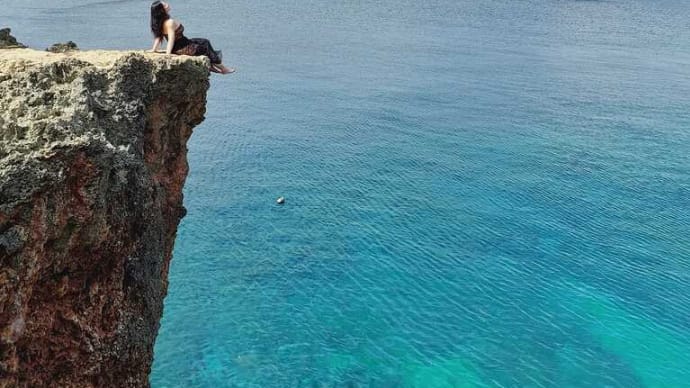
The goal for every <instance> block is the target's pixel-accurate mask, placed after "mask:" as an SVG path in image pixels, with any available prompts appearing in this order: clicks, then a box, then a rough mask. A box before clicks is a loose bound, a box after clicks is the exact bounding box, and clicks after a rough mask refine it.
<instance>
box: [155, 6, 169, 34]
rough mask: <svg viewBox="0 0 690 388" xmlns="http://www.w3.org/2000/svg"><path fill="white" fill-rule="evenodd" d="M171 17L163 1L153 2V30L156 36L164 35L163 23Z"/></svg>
mask: <svg viewBox="0 0 690 388" xmlns="http://www.w3.org/2000/svg"><path fill="white" fill-rule="evenodd" d="M168 19H170V16H169V15H168V13H167V12H165V6H164V5H163V2H162V1H154V2H153V4H151V32H153V36H155V37H156V38H162V37H163V23H165V21H166V20H168Z"/></svg>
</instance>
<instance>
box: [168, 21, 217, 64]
mask: <svg viewBox="0 0 690 388" xmlns="http://www.w3.org/2000/svg"><path fill="white" fill-rule="evenodd" d="M164 37H165V38H166V39H167V36H165V35H164ZM173 53H174V54H178V55H192V56H200V55H205V56H207V57H208V58H209V59H210V60H211V63H214V64H220V63H221V62H222V59H223V58H222V54H221V52H220V51H216V50H214V49H213V47H212V46H211V42H210V41H209V40H208V39H204V38H192V39H189V38H187V37H186V36H184V26H183V25H182V24H180V26H179V27H177V29H176V30H175V44H174V45H173Z"/></svg>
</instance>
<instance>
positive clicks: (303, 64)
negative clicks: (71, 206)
mask: <svg viewBox="0 0 690 388" xmlns="http://www.w3.org/2000/svg"><path fill="white" fill-rule="evenodd" d="M171 4H172V6H173V14H174V15H175V16H178V17H179V18H180V19H181V20H182V22H183V23H184V24H185V27H186V32H187V33H188V34H189V35H190V36H193V37H194V36H200V37H204V36H205V37H208V38H210V39H211V40H212V42H213V43H214V45H215V46H216V48H221V49H223V50H224V53H225V58H226V60H227V62H228V64H229V65H233V66H236V67H237V68H238V73H237V74H235V75H233V76H231V77H217V76H214V77H213V79H212V88H211V90H210V94H209V101H208V112H207V119H206V121H205V122H204V123H203V124H202V125H200V126H199V127H198V128H197V129H196V131H195V133H194V136H193V137H192V140H191V142H190V145H189V151H190V152H189V161H190V168H191V171H190V175H189V179H188V181H187V186H186V188H185V205H186V207H187V209H188V215H187V217H186V218H185V219H184V220H183V221H182V223H181V225H180V229H179V234H178V239H177V242H176V247H175V253H174V259H173V262H172V266H171V270H170V289H169V295H168V298H167V299H166V305H165V313H164V317H163V320H162V327H161V330H160V335H159V337H158V341H157V343H156V348H155V362H154V367H153V373H152V375H151V384H152V386H153V387H523V386H524V387H603V386H610V387H690V334H689V333H690V237H689V235H688V232H689V230H690V131H689V129H690V24H689V23H688V20H690V3H687V2H683V1H671V0H659V1H652V0H626V1H623V0H621V1H617V0H611V1H566V0H560V1H557V0H524V1H497V0H486V1H470V0H458V1H450V0H431V1H426V2H419V1H409V0H402V1H392V0H382V1H370V0H362V1H351V2H326V1H320V2H319V1H313V0H294V1H287V2H284V1H277V0H258V1H248V0H240V1H233V2H224V1H219V0H215V1H213V0H212V1H203V2H202V1H197V0H189V1H184V2H181V1H180V2H174V1H171ZM147 7H148V2H145V1H102V2H95V1H85V0H67V1H60V2H57V1H55V2H46V1H41V2H39V1H35V0H31V1H24V0H22V1H20V0H9V6H8V5H3V7H2V8H0V23H3V24H4V23H5V22H6V21H7V20H9V21H10V24H11V25H12V27H13V30H14V33H15V34H16V35H17V36H18V37H19V38H20V39H19V40H20V41H24V42H25V43H28V44H29V45H32V46H37V47H47V46H49V45H50V44H52V43H54V42H56V41H65V40H69V39H71V40H74V41H76V42H77V43H78V44H79V45H80V46H82V47H84V48H131V47H137V48H148V47H149V45H150V42H149V36H148V35H147V30H146V28H147V27H146V23H147V16H146V12H147ZM104 15H105V16H106V17H104ZM278 196H285V197H286V199H287V203H286V204H285V205H284V206H278V205H276V204H275V199H276V198H277V197H278Z"/></svg>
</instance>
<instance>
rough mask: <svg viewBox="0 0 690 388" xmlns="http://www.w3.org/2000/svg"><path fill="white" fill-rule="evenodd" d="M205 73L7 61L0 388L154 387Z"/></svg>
mask: <svg viewBox="0 0 690 388" xmlns="http://www.w3.org/2000/svg"><path fill="white" fill-rule="evenodd" d="M207 61H208V60H207V59H206V58H203V57H198V58H192V57H174V56H173V57H170V56H165V55H161V54H145V53H143V52H107V51H86V52H79V53H73V54H69V55H65V54H51V53H46V52H39V51H33V50H28V49H16V50H0V387H14V386H20V387H24V386H26V387H40V386H61V387H65V386H72V387H89V386H102V387H120V386H127V387H135V386H147V385H148V374H149V371H150V367H151V362H152V355H153V343H154V339H155V337H156V333H157V331H158V327H159V319H160V317H161V313H162V308H163V298H164V296H165V294H166V292H167V274H168V266H169V262H170V258H171V253H172V249H173V243H174V240H175V234H176V231H177V226H178V223H179V221H180V219H181V218H182V217H183V215H184V213H185V210H184V208H183V206H182V186H183V185H184V181H185V178H186V176H187V171H188V168H187V157H186V154H187V148H186V143H187V140H188V138H189V137H190V135H191V133H192V128H193V127H194V126H196V125H197V124H199V123H200V122H201V121H202V120H203V118H204V113H205V106H206V92H207V90H208V87H209V82H208V76H209V73H208V68H207V65H208V62H207Z"/></svg>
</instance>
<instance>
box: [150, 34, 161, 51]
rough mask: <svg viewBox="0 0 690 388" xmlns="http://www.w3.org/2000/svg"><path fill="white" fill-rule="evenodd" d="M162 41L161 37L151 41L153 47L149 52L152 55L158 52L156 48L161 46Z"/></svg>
mask: <svg viewBox="0 0 690 388" xmlns="http://www.w3.org/2000/svg"><path fill="white" fill-rule="evenodd" d="M162 40H163V38H161V37H156V38H155V39H153V47H152V48H151V51H150V52H152V53H155V52H157V51H158V46H160V45H161V41H162Z"/></svg>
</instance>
